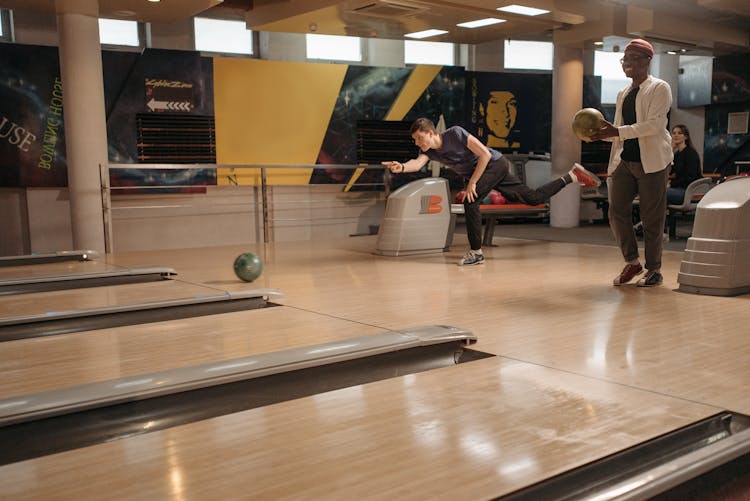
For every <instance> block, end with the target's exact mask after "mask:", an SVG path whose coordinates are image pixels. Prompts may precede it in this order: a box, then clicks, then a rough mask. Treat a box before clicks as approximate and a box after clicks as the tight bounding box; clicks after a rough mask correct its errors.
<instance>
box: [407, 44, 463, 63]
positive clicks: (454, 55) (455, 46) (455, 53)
mask: <svg viewBox="0 0 750 501" xmlns="http://www.w3.org/2000/svg"><path fill="white" fill-rule="evenodd" d="M424 43H429V44H436V43H439V44H447V45H451V46H452V47H451V49H452V50H451V53H452V55H451V58H452V61H451V62H450V63H444V62H434V61H431V62H421V61H420V62H417V61H408V60H407V59H406V50H407V49H406V47H407V45H411V46H413V47H417V45H412V44H424ZM459 46H460V45H459V44H456V43H453V42H438V41H433V40H404V65H406V66H416V65H420V64H424V65H435V66H456V61H458V59H459V58H458V50H459Z"/></svg>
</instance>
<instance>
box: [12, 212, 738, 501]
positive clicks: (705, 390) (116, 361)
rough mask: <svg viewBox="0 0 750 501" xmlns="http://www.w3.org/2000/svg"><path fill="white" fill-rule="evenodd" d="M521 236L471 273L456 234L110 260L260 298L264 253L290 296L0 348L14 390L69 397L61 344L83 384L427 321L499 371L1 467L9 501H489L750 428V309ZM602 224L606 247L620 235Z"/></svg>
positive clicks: (612, 252)
mask: <svg viewBox="0 0 750 501" xmlns="http://www.w3.org/2000/svg"><path fill="white" fill-rule="evenodd" d="M540 227H541V226H540ZM521 230H523V231H526V232H532V231H537V230H535V229H533V230H532V229H525V228H521V226H520V225H518V226H515V230H514V225H507V226H506V225H499V226H498V227H497V228H496V231H495V235H496V236H495V240H494V243H495V244H496V245H495V246H493V247H488V248H485V255H486V261H485V264H483V265H480V266H474V267H459V266H457V265H456V262H457V261H458V259H459V258H460V256H461V255H462V254H463V253H464V252H465V251H466V247H467V243H466V238H465V236H464V235H463V234H462V233H461V232H460V231H459V232H458V233H457V235H456V238H455V242H454V244H453V246H452V247H451V249H450V251H449V252H445V253H434V254H424V255H414V256H403V257H382V256H377V255H375V254H374V253H373V251H374V248H375V242H376V237H375V236H358V237H350V238H345V239H339V240H333V241H328V242H318V241H314V242H280V243H276V244H270V245H267V246H263V245H249V246H246V247H240V246H232V247H220V248H202V249H182V250H175V251H169V252H156V251H154V252H134V253H125V254H116V255H113V256H107V261H108V263H110V264H112V265H115V266H136V265H141V266H146V265H161V266H170V267H173V268H174V269H175V270H176V271H177V273H178V277H179V279H180V280H184V281H186V282H190V283H196V284H202V285H205V286H209V287H215V288H220V289H223V290H239V289H242V288H243V287H246V286H247V285H248V284H245V283H242V282H240V281H239V280H237V279H236V278H235V277H234V275H233V271H232V262H233V260H234V258H235V257H236V256H237V255H238V254H239V253H241V252H245V251H252V252H255V253H257V254H258V255H260V256H261V258H262V259H263V261H264V265H265V267H264V271H263V274H262V275H261V277H260V278H259V279H258V280H256V282H254V283H253V284H251V285H252V286H256V287H268V288H274V289H278V290H280V291H282V293H283V294H284V297H283V298H281V299H279V300H275V302H277V303H279V304H281V307H278V308H271V309H267V310H264V311H263V312H262V315H254V314H253V312H245V313H242V312H240V313H232V314H222V315H217V316H216V318H215V319H214V318H209V317H206V318H204V319H202V320H201V321H199V322H197V321H196V322H192V324H195V325H197V326H198V327H200V328H202V329H205V332H204V334H203V335H198V334H197V333H196V332H191V334H190V336H186V337H185V338H183V339H181V338H180V329H186V328H187V327H186V325H187V324H186V323H185V322H182V323H170V322H163V323H160V324H159V326H158V329H157V328H156V326H155V327H154V328H152V329H151V330H149V329H150V328H149V327H148V326H146V327H144V326H136V327H135V328H133V329H132V331H131V330H130V329H129V328H118V329H116V330H114V329H113V330H106V329H105V330H104V331H98V332H90V333H77V334H74V335H68V334H65V335H61V336H49V337H48V338H45V339H34V340H27V341H13V342H10V343H3V344H0V368H2V371H3V374H8V375H10V376H12V378H11V379H12V380H13V381H17V382H18V383H17V385H16V386H15V388H18V384H21V383H22V381H26V383H25V384H27V386H26V389H25V390H24V391H28V392H33V391H34V387H33V381H34V380H44V383H43V384H45V385H47V386H45V388H48V387H49V385H51V384H52V383H51V382H50V380H49V379H50V378H49V377H48V376H45V375H44V373H45V368H44V367H43V366H41V364H40V360H41V358H38V357H43V356H44V350H45V349H47V350H50V351H48V353H54V354H55V357H56V360H66V361H68V362H71V363H74V364H75V367H76V369H75V372H76V375H77V379H76V383H75V384H81V383H83V382H85V381H86V377H91V378H94V379H96V378H99V377H101V376H100V375H98V374H99V373H100V371H101V370H102V367H103V365H102V364H103V360H106V361H107V364H106V365H107V367H108V368H109V369H107V370H108V373H109V374H110V376H107V377H114V376H115V375H116V373H118V370H117V369H115V368H116V367H120V368H121V369H125V368H129V369H128V370H129V372H128V375H131V376H132V375H134V374H137V373H138V372H139V371H140V373H143V374H147V373H148V371H149V370H150V369H149V367H152V366H153V365H154V363H156V362H155V361H156V360H159V361H160V362H159V363H161V364H162V365H169V366H175V365H179V364H191V363H197V362H198V361H203V359H204V358H206V357H209V356H210V357H211V358H214V359H216V358H221V357H222V356H223V357H226V358H227V359H230V358H231V357H233V356H236V354H237V352H238V351H243V352H248V351H253V350H255V351H265V350H274V349H283V347H285V346H300V345H305V344H314V343H316V342H328V341H330V340H332V339H347V338H348V337H355V336H360V335H366V334H370V333H374V332H382V331H387V330H399V329H405V328H408V327H414V326H422V325H451V326H456V327H460V328H463V329H466V330H469V331H471V332H473V333H474V334H476V336H477V338H478V342H477V343H476V344H474V345H472V346H471V347H470V348H471V349H476V350H478V351H481V352H485V353H488V354H492V355H494V356H492V357H489V358H484V359H481V360H478V361H474V362H469V363H466V364H461V365H456V366H453V367H446V368H442V369H436V370H431V371H427V372H422V373H417V374H403V375H399V374H394V377H392V378H390V379H385V380H381V381H377V382H373V383H368V384H364V385H359V386H355V387H350V388H344V389H340V390H335V391H331V392H327V393H323V394H319V395H315V396H310V397H305V398H299V399H295V400H290V401H287V402H282V403H278V404H273V405H270V406H268V407H263V408H257V409H252V410H247V411H243V412H238V413H234V414H229V415H225V416H221V417H216V418H211V419H207V420H203V421H198V422H194V423H190V424H185V425H181V426H177V427H174V428H169V429H164V430H159V431H153V432H146V431H144V433H142V434H138V435H137V436H131V437H124V438H120V439H117V440H112V441H110V442H107V443H102V444H98V445H94V446H90V447H85V448H81V449H76V450H71V451H67V452H62V453H58V454H52V455H49V456H45V457H40V458H37V459H32V460H28V461H24V462H18V463H12V464H8V465H5V466H1V467H0V498H2V499H47V498H51V497H55V496H57V497H64V498H75V499H100V498H101V497H102V493H105V492H106V493H107V494H106V497H107V498H110V499H164V498H185V499H217V498H232V499H237V498H254V499H319V498H325V499H351V498H353V497H360V498H366V499H393V498H396V497H398V498H403V499H425V498H435V499H459V498H460V499H488V498H493V497H498V496H502V495H504V494H508V493H510V492H513V491H515V490H517V489H520V488H523V487H525V486H528V485H531V484H533V483H535V482H539V481H542V480H544V479H546V478H549V477H550V476H553V475H556V474H559V473H561V472H564V471H566V470H569V469H571V468H575V467H578V466H580V465H583V464H586V463H589V462H591V461H595V460H597V459H600V458H602V457H604V456H607V455H609V454H612V453H615V452H617V451H620V450H622V449H625V448H628V447H631V446H634V445H636V444H639V443H642V442H643V441H646V440H649V439H652V438H654V437H657V436H660V435H663V434H665V433H667V432H670V431H672V430H674V429H677V428H681V427H684V426H686V425H688V424H690V423H692V422H695V421H698V420H701V419H704V418H707V417H709V416H712V415H715V414H717V413H719V412H721V411H722V410H730V411H733V412H737V413H742V414H750V394H748V392H747V388H748V386H749V385H750V371H748V370H747V360H748V359H749V358H750V337H749V336H747V328H746V324H747V322H748V320H749V319H750V317H748V315H747V309H748V306H749V305H750V303H749V302H748V301H749V300H750V296H747V295H746V296H739V297H729V298H720V297H712V296H703V295H693V294H684V293H680V292H676V291H675V289H676V288H677V286H678V284H677V272H678V270H679V266H680V261H681V258H682V253H681V252H680V251H674V250H666V251H665V253H664V260H663V261H664V264H663V273H664V277H665V282H664V284H663V285H662V286H660V287H655V288H638V287H635V286H634V285H626V286H622V287H613V286H612V285H611V281H612V278H613V277H614V275H616V274H617V273H618V272H619V270H620V269H621V268H622V262H621V258H620V257H619V256H618V252H617V250H616V249H615V248H614V247H613V246H612V244H611V243H610V244H606V243H602V244H599V243H598V242H596V241H594V240H593V239H592V240H591V241H587V243H571V242H562V241H550V240H549V239H528V238H510V236H511V235H512V234H513V231H517V232H520V231H521ZM550 230H551V229H550V228H549V227H546V231H547V232H550ZM588 230H591V231H594V232H599V233H601V235H600V237H601V238H602V239H604V238H605V237H604V231H608V227H607V226H606V225H601V226H598V227H597V228H594V229H588ZM599 233H597V235H599ZM518 234H520V233H516V235H518ZM528 234H529V233H527V235H528ZM548 235H549V233H548ZM230 325H231V326H233V327H232V330H231V334H230V333H228V332H229V331H228V330H227V329H229V326H230ZM240 325H245V326H248V327H249V326H253V325H255V326H258V329H256V330H255V331H253V332H252V333H250V334H242V333H241V332H239V331H238V330H237V329H238V327H237V326H240ZM144 329H146V330H144ZM135 332H140V335H141V336H142V337H141V338H139V339H140V340H139V342H141V343H150V342H152V341H149V340H150V339H153V338H154V337H156V336H159V335H163V336H168V338H169V340H170V342H169V343H167V342H162V343H159V344H151V345H149V349H147V350H145V353H138V352H137V351H136V350H135V349H133V348H130V347H128V346H129V345H128V343H129V342H132V339H135V338H133V337H132V336H133V335H135V334H134V333H135ZM129 340H130V341H129ZM103 343H104V344H106V343H109V347H105V346H104V345H103ZM67 344H70V348H66V345H67ZM93 346H96V349H93V348H92V347H93ZM53 347H54V350H52V348H53ZM31 352H35V353H37V355H36V357H37V358H24V357H27V356H29V354H30V353H31ZM103 357H104V358H103ZM139 360H140V362H139ZM148 360H152V362H148ZM21 374H23V377H22V378H21V377H20V375H21ZM87 375H88V376H87ZM29 381H31V382H29ZM40 384H42V383H40ZM56 384H60V383H56ZM71 384H72V383H71Z"/></svg>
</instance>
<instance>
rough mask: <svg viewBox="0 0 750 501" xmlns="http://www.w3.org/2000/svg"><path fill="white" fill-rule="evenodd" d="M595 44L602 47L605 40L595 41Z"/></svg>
mask: <svg viewBox="0 0 750 501" xmlns="http://www.w3.org/2000/svg"><path fill="white" fill-rule="evenodd" d="M594 45H596V46H597V47H601V46H602V45H604V42H594Z"/></svg>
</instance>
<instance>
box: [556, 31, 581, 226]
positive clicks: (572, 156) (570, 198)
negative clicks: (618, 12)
mask: <svg viewBox="0 0 750 501" xmlns="http://www.w3.org/2000/svg"><path fill="white" fill-rule="evenodd" d="M582 103H583V50H582V49H576V48H569V47H562V46H557V45H556V46H555V53H554V58H553V63H552V151H551V156H552V175H553V176H561V175H563V174H565V173H566V172H568V171H569V170H570V168H571V167H573V163H575V162H580V160H581V142H580V140H579V139H578V138H577V137H576V136H575V134H573V130H572V128H571V126H570V123H571V120H572V119H573V115H575V113H576V112H577V111H578V110H580V109H581V104H582ZM580 212H581V187H580V185H578V184H577V183H572V184H569V185H568V186H566V187H565V188H564V189H563V190H562V191H560V192H559V193H558V194H557V195H555V196H554V197H552V200H550V226H554V227H558V228H572V227H575V226H578V223H579V217H580Z"/></svg>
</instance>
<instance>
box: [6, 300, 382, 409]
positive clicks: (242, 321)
mask: <svg viewBox="0 0 750 501" xmlns="http://www.w3.org/2000/svg"><path fill="white" fill-rule="evenodd" d="M379 332H383V329H379V328H377V327H373V326H369V325H363V324H359V323H355V322H349V321H345V320H341V319H336V318H332V317H330V316H328V315H320V314H317V313H313V312H308V311H303V310H298V309H293V308H286V307H276V308H266V309H257V310H252V311H239V312H234V313H224V314H220V315H209V316H202V317H194V318H189V319H181V320H170V321H165V322H156V323H150V324H143V325H135V326H126V327H116V328H111V329H102V330H96V331H86V332H78V333H73V334H63V335H58V336H47V337H41V338H33V339H25V340H18V341H12V342H8V343H2V345H0V373H2V374H3V380H2V394H3V398H10V397H13V396H16V395H26V394H30V393H37V392H41V391H48V390H54V389H59V388H66V387H70V386H77V385H82V384H86V383H94V382H99V381H106V380H110V379H117V378H122V377H127V376H135V375H140V374H149V373H154V372H159V371H164V370H168V369H173V368H178V367H185V366H191V365H198V364H205V363H211V362H218V361H223V360H230V359H234V358H240V357H245V356H249V355H255V354H259V353H267V352H272V351H277V350H283V349H287V348H296V347H302V346H307V345H312V344H318V343H325V342H328V341H337V340H341V339H347V338H351V337H356V336H363V335H368V334H375V333H379Z"/></svg>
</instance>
